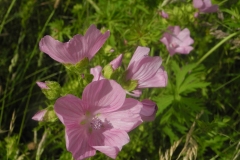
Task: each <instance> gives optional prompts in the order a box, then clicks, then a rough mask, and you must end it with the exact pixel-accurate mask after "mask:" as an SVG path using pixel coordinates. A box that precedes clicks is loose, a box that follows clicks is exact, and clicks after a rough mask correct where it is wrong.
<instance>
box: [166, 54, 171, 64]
mask: <svg viewBox="0 0 240 160" xmlns="http://www.w3.org/2000/svg"><path fill="white" fill-rule="evenodd" d="M170 57H171V56H170V54H169V55H168V57H167V61H166V65H167V64H168V61H169V59H170Z"/></svg>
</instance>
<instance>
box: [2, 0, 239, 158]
mask: <svg viewBox="0 0 240 160" xmlns="http://www.w3.org/2000/svg"><path fill="white" fill-rule="evenodd" d="M163 2H164V3H165V4H166V5H162V4H163ZM213 3H214V4H219V7H220V11H219V12H218V13H212V14H200V16H199V17H198V18H194V16H193V15H194V13H195V12H196V10H195V9H194V8H193V6H192V2H191V1H190V0H188V1H183V0H175V1H174V0H155V1H150V0H101V1H94V0H86V1H75V0H66V1H59V0H47V1H46V0H45V1H43V0H38V1H36V0H18V1H16V0H13V1H8V0H2V1H1V2H0V6H1V9H0V25H1V26H0V48H1V50H0V66H1V69H0V140H1V141H0V159H3V160H5V159H8V160H10V159H14V160H15V159H26V160H28V159H29V160H30V159H48V160H51V159H62V160H65V159H71V157H72V156H71V154H70V153H69V152H67V151H66V147H65V141H64V126H63V125H62V124H61V123H60V122H59V121H58V120H57V121H55V122H49V123H47V122H40V123H37V122H35V121H33V120H32V119H31V117H32V116H33V115H34V113H36V112H37V111H38V110H39V109H43V108H46V107H47V106H50V108H51V107H52V105H53V104H54V101H50V100H47V99H46V98H45V97H44V94H42V92H41V90H40V89H39V88H38V87H37V85H36V81H46V80H49V81H57V82H59V83H60V85H61V86H62V91H61V94H62V95H64V94H66V93H69V91H71V93H72V94H74V95H76V96H79V97H80V96H81V90H82V87H83V86H85V85H86V83H87V82H88V81H89V79H90V78H91V77H90V76H89V77H88V79H86V81H83V80H82V81H81V80H80V79H79V78H78V77H76V76H75V75H73V74H72V73H70V72H69V71H68V70H65V67H64V66H63V65H61V64H59V63H57V62H55V61H54V60H52V59H51V58H50V57H48V56H47V55H46V54H44V53H41V52H40V51H39V49H38V43H39V40H40V39H41V38H42V37H43V36H44V35H51V36H53V37H54V38H55V39H58V40H59V41H62V42H66V41H68V40H69V39H70V38H71V37H73V36H74V35H75V34H84V33H85V31H86V30H87V28H88V27H89V26H90V25H91V24H95V25H97V27H98V28H99V29H101V30H102V31H106V30H110V32H111V36H110V38H109V39H108V41H107V42H106V44H105V45H104V46H103V49H101V50H100V52H99V53H98V54H97V55H96V56H95V57H94V59H93V61H92V62H91V64H90V65H91V66H92V67H93V66H96V65H101V66H104V65H107V64H108V63H109V62H110V61H111V60H112V59H113V58H115V57H116V56H117V55H118V54H120V53H123V55H124V60H123V62H124V65H123V67H127V64H128V62H129V60H130V58H131V55H132V54H133V52H134V50H135V49H136V47H137V46H139V45H141V46H147V47H149V48H151V53H150V54H151V55H152V56H158V55H160V56H161V57H162V59H163V62H164V63H163V65H164V67H165V69H166V70H167V72H168V77H169V81H168V86H167V87H166V88H161V89H148V90H146V91H144V93H143V97H149V98H150V99H152V100H154V101H155V102H156V103H157V105H158V108H159V109H158V112H157V117H156V119H155V121H154V122H150V123H143V124H142V125H141V126H139V127H138V128H136V129H135V130H134V131H132V132H131V133H130V138H131V141H130V143H129V144H127V145H126V146H124V147H123V149H122V151H121V152H120V153H119V155H118V157H117V159H119V160H120V159H126V160H131V159H136V160H142V159H160V158H159V157H161V155H159V150H161V153H165V152H166V151H168V150H169V149H170V148H171V147H173V145H175V143H174V142H176V141H179V140H181V142H180V141H179V142H180V143H179V144H178V146H176V147H177V148H176V150H175V151H174V153H173V155H172V156H171V158H172V159H177V158H178V157H184V156H185V157H186V156H187V155H188V154H189V152H190V151H191V153H194V154H195V152H194V151H196V153H197V159H212V160H214V159H234V158H235V159H239V152H240V149H239V144H240V141H239V139H240V133H239V128H240V118H239V115H240V103H239V102H240V92H239V84H240V72H239V68H240V62H239V61H240V56H239V54H240V37H239V35H237V36H235V37H233V38H231V39H230V40H229V41H227V42H226V43H224V45H221V46H220V47H218V48H217V49H216V50H214V52H213V53H212V54H210V55H209V56H208V57H207V58H206V59H205V60H204V61H203V62H202V63H200V64H199V65H197V64H198V63H197V62H198V60H199V59H200V58H202V57H203V56H204V55H205V54H206V53H207V52H208V51H209V50H210V49H212V48H213V47H214V46H216V45H217V44H218V43H219V42H220V41H221V39H223V38H225V37H227V36H228V35H230V34H231V33H235V32H239V27H240V21H239V19H240V14H239V7H240V1H238V0H231V1H230V0H225V1H220V0H215V1H213ZM162 10H164V11H165V12H167V13H168V14H169V19H164V18H162V17H161V16H160V15H159V13H160V11H162ZM170 25H179V26H181V28H182V29H183V28H189V30H190V31H191V37H192V38H193V39H194V50H193V51H192V52H191V53H190V54H189V55H174V56H173V57H170V59H168V58H169V54H168V52H167V50H166V48H165V46H164V45H163V44H161V43H160V42H159V39H160V38H161V36H162V34H163V32H164V31H165V30H166V28H167V27H168V26H170ZM110 50H114V52H110ZM86 72H88V71H86ZM79 84H80V85H79ZM13 113H16V114H15V115H16V118H13V116H12V117H11V116H10V115H13ZM41 142H42V143H41ZM40 144H41V145H40ZM185 146H188V147H187V148H188V149H189V150H187V151H189V152H187V151H186V150H184V148H185ZM190 149H192V150H190ZM194 149H195V150H194ZM93 159H107V157H106V156H105V155H103V154H101V153H97V156H95V157H94V158H93Z"/></svg>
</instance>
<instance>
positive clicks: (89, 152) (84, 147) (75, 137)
mask: <svg viewBox="0 0 240 160" xmlns="http://www.w3.org/2000/svg"><path fill="white" fill-rule="evenodd" d="M65 138H66V147H67V150H68V151H70V152H71V153H72V154H73V157H74V158H75V159H78V160H82V159H84V158H88V157H91V156H94V155H95V154H96V150H95V149H94V148H92V147H91V146H90V145H89V144H88V137H87V136H86V133H85V128H81V126H80V125H74V126H72V127H70V128H66V129H65Z"/></svg>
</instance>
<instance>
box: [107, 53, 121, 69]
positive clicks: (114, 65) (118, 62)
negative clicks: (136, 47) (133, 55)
mask: <svg viewBox="0 0 240 160" xmlns="http://www.w3.org/2000/svg"><path fill="white" fill-rule="evenodd" d="M122 58H123V55H122V54H120V55H119V56H117V58H115V59H114V60H112V61H111V62H110V65H111V66H112V69H113V70H116V69H117V68H118V67H119V66H121V64H122Z"/></svg>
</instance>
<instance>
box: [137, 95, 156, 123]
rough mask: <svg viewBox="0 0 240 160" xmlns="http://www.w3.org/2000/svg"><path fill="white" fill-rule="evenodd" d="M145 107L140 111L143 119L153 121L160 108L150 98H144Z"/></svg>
mask: <svg viewBox="0 0 240 160" xmlns="http://www.w3.org/2000/svg"><path fill="white" fill-rule="evenodd" d="M142 104H143V108H142V110H141V112H140V114H141V117H142V120H143V121H153V120H154V119H155V116H156V112H157V110H158V108H157V105H156V103H154V102H153V101H151V100H149V99H144V100H142Z"/></svg>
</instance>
